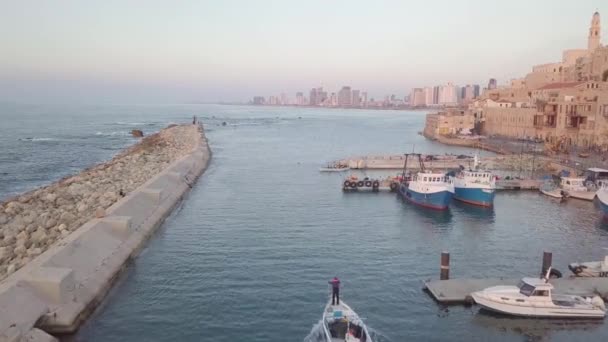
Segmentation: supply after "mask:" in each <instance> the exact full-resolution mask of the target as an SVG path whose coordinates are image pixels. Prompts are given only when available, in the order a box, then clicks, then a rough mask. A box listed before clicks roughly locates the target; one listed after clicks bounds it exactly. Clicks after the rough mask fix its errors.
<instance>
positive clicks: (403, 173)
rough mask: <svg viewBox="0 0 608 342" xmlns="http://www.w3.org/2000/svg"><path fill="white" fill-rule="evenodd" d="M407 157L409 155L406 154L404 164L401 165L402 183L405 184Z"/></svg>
mask: <svg viewBox="0 0 608 342" xmlns="http://www.w3.org/2000/svg"><path fill="white" fill-rule="evenodd" d="M408 156H409V154H407V153H406V154H405V162H404V163H403V172H402V173H401V177H402V178H403V179H402V182H405V170H406V169H407V157H408Z"/></svg>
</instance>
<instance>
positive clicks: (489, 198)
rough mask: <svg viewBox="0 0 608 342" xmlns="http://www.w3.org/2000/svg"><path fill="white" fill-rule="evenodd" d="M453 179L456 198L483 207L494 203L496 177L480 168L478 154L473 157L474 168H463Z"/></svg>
mask: <svg viewBox="0 0 608 342" xmlns="http://www.w3.org/2000/svg"><path fill="white" fill-rule="evenodd" d="M453 181H454V199H455V200H458V201H461V202H465V203H469V204H473V205H478V206H482V207H491V206H493V205H494V194H495V193H496V177H495V176H494V175H493V174H492V172H490V171H485V170H480V169H479V161H478V157H477V155H475V157H474V159H473V168H471V169H469V170H461V171H460V172H458V173H457V174H456V176H455V177H454V178H453Z"/></svg>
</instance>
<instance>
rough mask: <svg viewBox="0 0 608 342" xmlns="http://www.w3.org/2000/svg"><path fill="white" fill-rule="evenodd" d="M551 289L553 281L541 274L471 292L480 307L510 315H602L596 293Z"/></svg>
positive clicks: (579, 316)
mask: <svg viewBox="0 0 608 342" xmlns="http://www.w3.org/2000/svg"><path fill="white" fill-rule="evenodd" d="M547 274H548V273H547ZM552 292H553V285H551V284H550V283H549V282H547V279H545V278H543V279H540V278H523V279H522V280H521V282H520V283H519V285H517V286H493V287H489V288H487V289H485V290H482V291H477V292H473V293H472V294H471V295H472V297H473V299H474V300H475V303H477V304H478V305H480V306H482V307H483V308H484V309H486V310H490V311H494V312H498V313H502V314H507V315H513V316H521V317H544V318H558V317H559V318H563V317H568V318H604V317H605V315H606V307H605V305H604V301H603V300H602V298H600V297H599V296H595V297H593V298H585V297H581V296H574V295H555V294H553V293H552Z"/></svg>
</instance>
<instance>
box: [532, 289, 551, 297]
mask: <svg viewBox="0 0 608 342" xmlns="http://www.w3.org/2000/svg"><path fill="white" fill-rule="evenodd" d="M532 295H533V296H539V297H547V296H549V291H547V290H536V291H534V293H533V294H532Z"/></svg>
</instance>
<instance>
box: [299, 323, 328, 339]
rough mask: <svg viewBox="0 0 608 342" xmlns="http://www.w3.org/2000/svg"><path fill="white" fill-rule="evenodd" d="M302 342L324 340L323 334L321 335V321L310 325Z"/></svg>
mask: <svg viewBox="0 0 608 342" xmlns="http://www.w3.org/2000/svg"><path fill="white" fill-rule="evenodd" d="M303 341H304V342H325V341H326V340H325V336H323V321H318V322H317V324H315V325H313V326H312V329H310V332H309V333H308V335H306V337H305V338H304V340H303Z"/></svg>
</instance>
